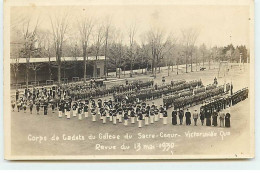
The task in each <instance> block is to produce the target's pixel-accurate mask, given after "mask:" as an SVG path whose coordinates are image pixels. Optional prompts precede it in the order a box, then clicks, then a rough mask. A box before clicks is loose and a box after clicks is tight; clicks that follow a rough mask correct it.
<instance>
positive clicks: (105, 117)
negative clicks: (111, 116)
mask: <svg viewBox="0 0 260 173" xmlns="http://www.w3.org/2000/svg"><path fill="white" fill-rule="evenodd" d="M101 116H102V120H103V124H106V123H107V115H106V111H105V109H104V108H103V109H101Z"/></svg>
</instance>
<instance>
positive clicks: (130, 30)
mask: <svg viewBox="0 0 260 173" xmlns="http://www.w3.org/2000/svg"><path fill="white" fill-rule="evenodd" d="M136 30H137V28H136V22H133V23H132V24H131V25H129V27H128V38H129V59H130V68H131V69H130V77H132V75H133V63H134V61H135V57H134V56H133V54H134V50H133V49H134V42H135V40H134V39H135V35H136Z"/></svg>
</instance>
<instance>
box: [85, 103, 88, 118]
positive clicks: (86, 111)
mask: <svg viewBox="0 0 260 173" xmlns="http://www.w3.org/2000/svg"><path fill="white" fill-rule="evenodd" d="M84 115H85V118H87V117H88V104H87V103H86V102H85V104H84Z"/></svg>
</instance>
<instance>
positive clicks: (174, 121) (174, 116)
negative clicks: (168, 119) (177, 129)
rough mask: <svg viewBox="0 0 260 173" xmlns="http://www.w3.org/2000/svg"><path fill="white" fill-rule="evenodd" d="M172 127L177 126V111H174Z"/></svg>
mask: <svg viewBox="0 0 260 173" xmlns="http://www.w3.org/2000/svg"><path fill="white" fill-rule="evenodd" d="M172 125H177V111H176V110H173V111H172Z"/></svg>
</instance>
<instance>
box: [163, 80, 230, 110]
mask: <svg viewBox="0 0 260 173" xmlns="http://www.w3.org/2000/svg"><path fill="white" fill-rule="evenodd" d="M229 90H230V84H229V83H228V84H226V85H225V86H224V85H222V86H217V84H216V82H215V83H214V84H211V85H207V86H206V87H204V86H203V85H198V86H196V87H195V88H194V87H193V88H189V89H188V90H187V89H186V90H185V89H184V90H180V91H177V92H175V93H173V94H172V95H170V96H166V97H165V98H164V99H163V104H164V105H165V106H166V108H167V109H168V108H169V107H172V106H173V107H174V109H178V108H184V107H185V106H188V107H190V106H194V105H197V104H200V103H201V102H203V101H205V100H206V99H210V98H212V97H214V96H219V95H223V94H227V93H228V92H229Z"/></svg>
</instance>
